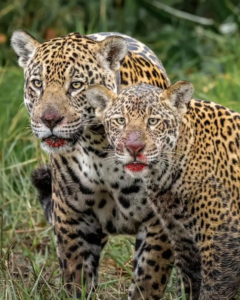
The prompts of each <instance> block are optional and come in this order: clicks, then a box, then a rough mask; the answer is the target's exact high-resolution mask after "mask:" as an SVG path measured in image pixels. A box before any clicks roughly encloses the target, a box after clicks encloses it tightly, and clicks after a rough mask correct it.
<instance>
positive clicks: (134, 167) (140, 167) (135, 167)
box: [125, 163, 146, 172]
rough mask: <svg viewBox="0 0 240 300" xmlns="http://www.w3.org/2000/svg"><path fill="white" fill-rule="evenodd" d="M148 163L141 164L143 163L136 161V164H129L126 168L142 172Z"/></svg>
mask: <svg viewBox="0 0 240 300" xmlns="http://www.w3.org/2000/svg"><path fill="white" fill-rule="evenodd" d="M145 167H146V165H144V164H141V163H135V164H129V165H127V166H126V167H125V168H126V169H128V170H130V171H132V172H141V171H142V170H143V169H144V168H145Z"/></svg>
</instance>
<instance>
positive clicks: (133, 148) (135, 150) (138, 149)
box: [125, 141, 145, 157]
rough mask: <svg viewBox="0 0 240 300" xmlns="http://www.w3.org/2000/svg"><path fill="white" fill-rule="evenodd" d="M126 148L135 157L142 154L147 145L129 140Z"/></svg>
mask: <svg viewBox="0 0 240 300" xmlns="http://www.w3.org/2000/svg"><path fill="white" fill-rule="evenodd" d="M125 146H126V149H127V151H128V152H129V153H130V154H131V156H133V157H137V156H138V155H140V154H141V153H142V151H143V149H144V148H145V145H144V144H143V143H141V142H140V141H127V142H126V145H125Z"/></svg>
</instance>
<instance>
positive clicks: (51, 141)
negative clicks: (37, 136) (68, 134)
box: [45, 139, 67, 148]
mask: <svg viewBox="0 0 240 300" xmlns="http://www.w3.org/2000/svg"><path fill="white" fill-rule="evenodd" d="M45 141H46V143H47V144H48V146H50V147H57V148H58V147H61V146H63V145H65V144H67V141H66V140H63V139H46V140H45Z"/></svg>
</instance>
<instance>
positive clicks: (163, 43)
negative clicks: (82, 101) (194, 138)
mask: <svg viewBox="0 0 240 300" xmlns="http://www.w3.org/2000/svg"><path fill="white" fill-rule="evenodd" d="M239 26H240V2H239V0H51V1H46V0H34V1H31V0H1V1H0V34H2V35H4V36H6V37H7V41H6V43H2V44H0V47H1V51H0V64H1V65H5V64H6V63H7V64H8V65H9V64H10V65H11V64H14V63H15V64H16V59H15V56H14V53H13V51H12V50H10V47H9V38H10V36H11V34H12V32H13V31H14V30H15V29H19V28H20V29H24V30H27V31H28V32H30V33H31V34H32V35H33V36H34V37H36V38H37V39H38V40H40V41H43V40H44V39H46V38H49V37H51V36H54V35H56V36H59V35H65V34H67V33H69V32H73V31H77V32H80V33H82V34H88V33H92V32H99V31H117V32H122V33H125V34H128V35H130V36H134V37H136V38H138V39H139V40H141V41H142V42H144V43H146V44H148V45H149V46H150V47H151V48H152V49H153V50H154V51H155V52H156V53H157V54H158V56H159V57H160V59H161V60H162V61H163V63H164V65H165V67H166V69H167V70H168V73H170V77H171V76H172V77H174V76H175V73H176V72H177V73H178V72H179V71H180V70H181V72H184V73H185V72H195V71H197V70H200V71H201V70H203V69H204V72H205V73H206V72H208V71H209V70H211V69H212V64H214V68H216V69H217V70H218V71H219V72H222V71H223V70H222V68H223V65H222V62H221V61H218V62H216V61H212V59H210V61H211V63H210V66H209V60H208V59H207V60H206V58H212V57H218V58H219V57H225V55H226V54H227V56H228V59H230V58H232V59H233V58H234V56H235V55H236V57H237V54H238V53H237V48H239ZM0 42H1V36H0ZM225 59H226V57H225ZM171 74H173V75H171ZM178 75H179V74H178Z"/></svg>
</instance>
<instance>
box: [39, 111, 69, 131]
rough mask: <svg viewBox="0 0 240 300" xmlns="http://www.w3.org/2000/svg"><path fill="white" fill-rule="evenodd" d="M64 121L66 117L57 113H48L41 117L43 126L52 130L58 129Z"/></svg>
mask: <svg viewBox="0 0 240 300" xmlns="http://www.w3.org/2000/svg"><path fill="white" fill-rule="evenodd" d="M63 119H64V117H63V116H62V115H60V114H59V113H58V112H56V111H47V112H45V113H43V115H42V116H41V121H42V122H43V124H45V125H46V126H47V127H48V128H50V129H51V130H53V128H54V127H56V126H57V125H58V124H59V123H60V122H61V121H62V120H63Z"/></svg>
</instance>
